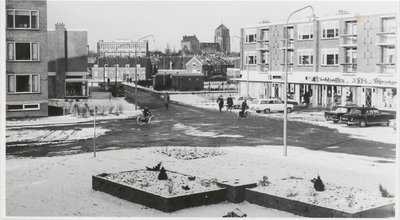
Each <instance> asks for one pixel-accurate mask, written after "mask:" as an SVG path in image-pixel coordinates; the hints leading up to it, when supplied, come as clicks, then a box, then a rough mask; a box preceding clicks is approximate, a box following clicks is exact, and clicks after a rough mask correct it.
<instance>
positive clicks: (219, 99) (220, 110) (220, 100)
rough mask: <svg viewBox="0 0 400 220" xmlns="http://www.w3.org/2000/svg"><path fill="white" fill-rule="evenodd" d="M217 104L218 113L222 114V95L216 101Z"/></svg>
mask: <svg viewBox="0 0 400 220" xmlns="http://www.w3.org/2000/svg"><path fill="white" fill-rule="evenodd" d="M217 102H218V104H219V112H222V108H223V107H224V99H223V98H222V95H221V96H220V97H219V98H218V99H217Z"/></svg>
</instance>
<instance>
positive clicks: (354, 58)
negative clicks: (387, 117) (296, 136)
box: [237, 12, 398, 110]
mask: <svg viewBox="0 0 400 220" xmlns="http://www.w3.org/2000/svg"><path fill="white" fill-rule="evenodd" d="M397 21H398V15H397V13H384V14H362V15H360V14H357V16H355V15H354V14H349V13H343V12H341V13H338V14H337V15H335V16H330V17H321V18H316V19H312V20H311V19H306V20H298V21H289V23H288V27H287V33H288V44H287V45H286V36H285V31H286V23H285V22H277V23H262V24H257V25H250V26H246V27H242V28H241V38H242V39H243V40H242V44H241V62H242V63H243V65H242V68H241V75H242V78H239V79H237V81H238V82H239V84H240V88H241V94H243V95H246V93H247V90H248V91H249V95H250V96H253V97H260V98H262V97H278V98H281V99H282V100H283V99H284V97H283V95H284V92H283V91H284V78H283V77H284V75H285V50H286V49H287V50H288V55H287V60H288V62H287V63H288V64H289V66H288V83H289V84H288V101H289V102H293V103H302V102H303V101H304V95H305V94H306V93H307V96H310V104H311V105H312V106H322V107H330V106H331V105H332V103H333V102H335V101H336V102H339V103H340V104H345V103H347V102H348V101H351V102H353V103H355V104H357V105H358V106H373V107H377V108H380V109H384V110H396V105H397V97H398V96H397V86H398V82H397V80H398V73H397V64H396V54H397V53H396V51H397V49H396V44H397V42H396V36H397V25H396V24H397Z"/></svg>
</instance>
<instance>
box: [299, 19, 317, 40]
mask: <svg viewBox="0 0 400 220" xmlns="http://www.w3.org/2000/svg"><path fill="white" fill-rule="evenodd" d="M297 29H298V32H299V38H298V39H299V40H311V39H313V38H314V35H313V31H314V28H313V24H312V23H310V24H299V25H298V26H297Z"/></svg>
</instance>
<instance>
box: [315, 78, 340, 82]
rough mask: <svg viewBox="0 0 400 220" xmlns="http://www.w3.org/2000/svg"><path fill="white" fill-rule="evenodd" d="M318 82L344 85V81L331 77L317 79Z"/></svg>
mask: <svg viewBox="0 0 400 220" xmlns="http://www.w3.org/2000/svg"><path fill="white" fill-rule="evenodd" d="M318 82H329V83H344V82H345V81H344V79H342V78H339V77H335V78H331V77H318Z"/></svg>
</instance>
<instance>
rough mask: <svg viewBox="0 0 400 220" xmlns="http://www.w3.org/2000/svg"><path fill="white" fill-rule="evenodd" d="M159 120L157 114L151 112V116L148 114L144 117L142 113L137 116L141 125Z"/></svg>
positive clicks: (137, 120)
mask: <svg viewBox="0 0 400 220" xmlns="http://www.w3.org/2000/svg"><path fill="white" fill-rule="evenodd" d="M156 121H158V118H157V117H156V116H154V115H153V114H150V115H149V116H147V118H145V117H144V115H140V116H138V117H137V118H136V122H137V123H138V124H139V125H144V124H146V123H151V122H156Z"/></svg>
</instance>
